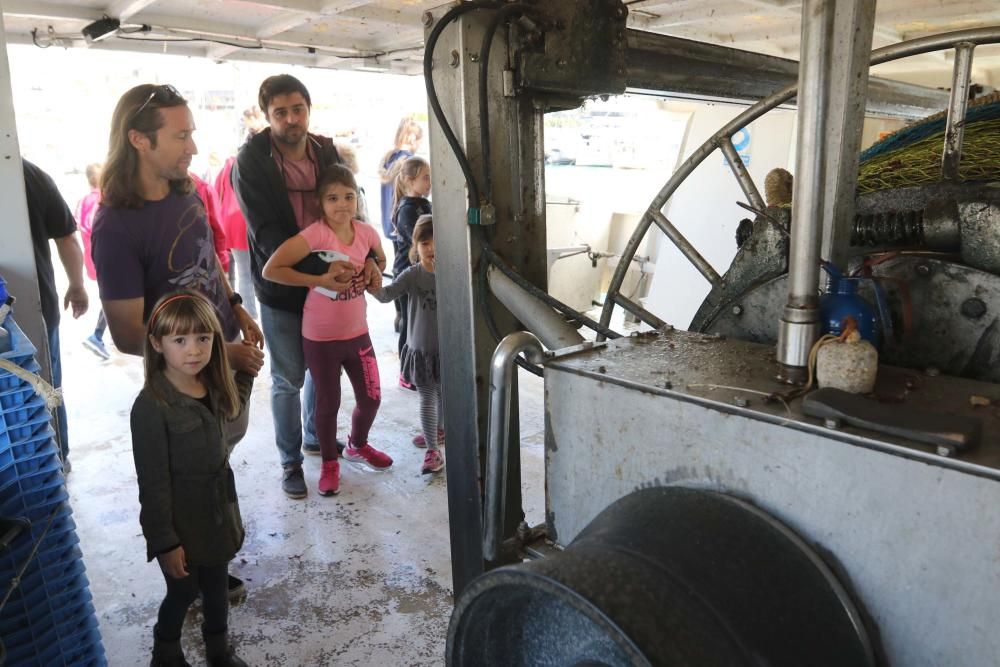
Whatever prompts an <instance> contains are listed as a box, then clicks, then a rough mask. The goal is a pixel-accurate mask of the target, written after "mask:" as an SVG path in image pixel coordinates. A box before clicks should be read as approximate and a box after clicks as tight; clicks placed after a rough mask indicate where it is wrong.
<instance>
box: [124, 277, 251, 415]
mask: <svg viewBox="0 0 1000 667" xmlns="http://www.w3.org/2000/svg"><path fill="white" fill-rule="evenodd" d="M200 333H210V334H213V337H212V356H211V358H210V359H209V360H208V364H207V365H206V366H205V368H204V369H203V370H202V371H201V373H200V374H199V377H200V379H201V381H202V382H204V383H205V385H207V386H208V388H209V389H210V390H212V391H214V392H216V394H217V395H218V399H219V409H220V410H221V412H222V416H225V417H228V418H230V419H232V418H233V417H235V416H236V415H237V414H239V411H240V399H239V394H238V392H237V390H236V383H235V382H234V381H233V374H232V372H231V371H230V368H229V359H228V357H226V347H225V343H226V337H225V335H224V334H223V333H222V325H221V324H219V318H218V317H216V316H215V308H214V307H213V306H212V304H211V303H209V302H208V300H207V299H205V297H204V296H202V295H201V294H199V293H198V292H193V291H191V290H181V291H179V292H173V293H172V294H167V295H165V296H163V297H161V298H160V300H159V301H157V302H156V305H155V306H154V307H153V310H152V315H150V317H149V322H148V323H147V324H146V341H145V349H144V354H143V357H144V360H145V370H146V373H145V376H146V387H148V388H151V389H152V390H153V392H154V393H155V392H156V389H155V387H154V386H153V384H152V382H151V380H152V378H153V376H154V375H155V374H156V373H161V372H163V369H164V368H165V367H166V360H165V359H164V358H163V354H161V353H160V352H157V351H156V348H154V347H153V339H156V340H157V342H159V341H162V340H163V338H164V337H165V336H176V335H181V336H184V335H187V334H200ZM159 398H160V399H161V400H163V398H164V397H163V396H159Z"/></svg>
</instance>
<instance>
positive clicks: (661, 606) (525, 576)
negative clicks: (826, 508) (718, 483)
mask: <svg viewBox="0 0 1000 667" xmlns="http://www.w3.org/2000/svg"><path fill="white" fill-rule="evenodd" d="M447 664H448V665H451V666H456V667H457V666H463V667H465V666H469V667H471V666H472V665H475V666H476V667H485V666H489V665H504V666H505V667H511V666H516V665H545V666H549V665H553V666H557V665H573V666H582V665H608V666H617V665H663V666H676V667H681V666H683V667H692V666H696V667H714V666H719V667H736V666H738V665H747V666H755V667H756V666H761V667H763V666H764V665H767V666H769V667H781V666H786V665H787V666H788V667H802V666H803V665H810V667H834V666H837V667H840V666H843V667H858V666H862V665H873V664H875V661H874V651H873V647H872V642H871V640H870V639H869V636H868V633H867V631H866V629H865V626H864V623H863V622H862V617H861V614H860V612H859V610H858V608H857V606H856V605H855V603H854V602H853V600H852V599H851V597H850V595H849V594H848V593H847V591H846V589H845V587H844V586H843V585H842V584H841V582H840V581H839V580H838V579H837V577H836V576H834V574H833V573H832V572H831V570H830V569H829V568H828V567H827V566H826V564H825V563H824V562H823V560H822V559H821V558H820V557H819V556H818V555H817V554H816V552H815V551H814V550H813V549H812V548H811V547H810V546H809V545H807V544H806V543H805V542H804V541H802V540H801V539H800V538H799V537H798V536H796V535H795V533H793V532H792V531H791V530H789V529H788V528H787V527H785V526H784V525H783V524H781V523H780V522H778V521H777V520H776V519H774V518H773V517H772V516H770V515H768V514H767V513H765V512H763V511H761V510H759V509H757V508H756V507H754V506H752V505H750V504H749V503H746V502H744V501H741V500H738V499H736V498H733V497H731V496H726V495H723V494H720V493H715V492H711V491H703V490H696V489H687V488H681V487H661V488H651V489H644V490H641V491H637V492H635V493H633V494H631V495H629V496H626V497H624V498H622V499H620V500H618V501H617V502H615V503H614V504H612V505H611V506H609V507H608V508H607V509H605V510H604V511H603V512H602V513H601V514H600V515H599V516H598V517H597V518H596V519H594V521H593V522H591V523H590V525H589V526H587V528H585V529H584V530H583V531H582V532H581V533H580V535H579V536H578V537H577V538H576V539H575V540H574V541H573V543H572V544H571V545H570V546H569V547H568V548H567V549H566V550H565V551H564V552H563V553H561V554H558V555H557V556H553V557H551V558H547V559H543V560H538V561H534V562H531V563H526V564H522V565H516V566H509V567H503V568H499V569H496V570H492V571H490V572H487V573H486V574H484V575H482V576H480V577H479V578H478V579H476V580H475V581H473V582H472V583H471V584H470V585H469V586H468V588H467V589H466V590H465V591H464V592H463V593H462V595H461V597H460V598H459V600H458V603H457V604H456V607H455V611H454V613H453V615H452V619H451V625H450V627H449V629H448V649H447Z"/></svg>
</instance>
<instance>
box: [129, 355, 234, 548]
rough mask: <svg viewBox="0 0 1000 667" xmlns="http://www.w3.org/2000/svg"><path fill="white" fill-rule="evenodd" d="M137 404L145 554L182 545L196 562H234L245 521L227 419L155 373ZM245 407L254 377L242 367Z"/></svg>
mask: <svg viewBox="0 0 1000 667" xmlns="http://www.w3.org/2000/svg"><path fill="white" fill-rule="evenodd" d="M151 384H152V386H151V387H144V388H143V390H142V391H141V392H140V393H139V396H138V398H136V399H135V403H134V404H133V405H132V456H133V457H134V458H135V472H136V475H137V476H138V478H139V504H140V506H141V507H140V510H139V523H140V524H141V525H142V534H143V535H144V536H145V538H146V558H147V559H149V560H153V558H155V557H156V556H157V555H159V554H162V553H164V552H166V551H170V550H171V549H173V548H175V547H177V546H183V547H184V554H185V557H186V559H187V562H188V563H190V564H194V565H221V564H223V563H228V562H229V561H231V560H232V559H233V557H234V556H235V555H236V552H237V551H239V550H240V547H241V546H243V536H244V532H243V520H242V518H241V517H240V506H239V502H238V501H237V500H236V483H235V480H234V478H233V471H232V468H230V467H229V450H228V448H227V447H226V445H225V444H224V442H225V441H224V439H223V429H224V428H225V422H226V420H225V419H224V418H219V417H216V415H217V414H218V397H217V396H216V395H215V394H214V392H211V391H210V392H209V396H210V399H209V400H210V402H211V404H212V406H213V410H212V412H209V410H208V408H206V407H205V406H204V405H203V404H202V403H201V402H200V401H198V400H197V399H194V398H191V397H190V396H187V395H185V394H182V393H181V392H179V391H177V390H176V389H175V388H174V386H173V385H172V384H170V381H169V380H167V379H166V377H164V376H163V374H162V373H157V374H156V375H154V376H153V378H152V380H151ZM236 386H237V388H238V390H239V398H240V409H241V410H246V409H247V400H248V399H249V398H250V390H251V388H252V387H253V378H252V377H250V376H249V375H247V374H246V373H237V374H236Z"/></svg>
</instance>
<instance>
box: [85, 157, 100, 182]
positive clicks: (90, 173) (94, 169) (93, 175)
mask: <svg viewBox="0 0 1000 667" xmlns="http://www.w3.org/2000/svg"><path fill="white" fill-rule="evenodd" d="M85 173H86V174H87V183H89V184H90V187H91V188H96V187H97V186H98V185H100V184H101V163H100V162H92V163H90V164H88V165H87V169H86V172H85Z"/></svg>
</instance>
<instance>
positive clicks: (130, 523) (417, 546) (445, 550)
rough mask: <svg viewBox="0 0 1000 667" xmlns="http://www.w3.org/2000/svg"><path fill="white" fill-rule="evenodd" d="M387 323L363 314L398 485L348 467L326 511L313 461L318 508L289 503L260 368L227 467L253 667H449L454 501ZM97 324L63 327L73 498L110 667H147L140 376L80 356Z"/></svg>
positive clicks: (528, 396) (526, 396)
mask: <svg viewBox="0 0 1000 667" xmlns="http://www.w3.org/2000/svg"><path fill="white" fill-rule="evenodd" d="M91 286H92V284H91ZM92 298H96V290H94V294H93V297H92ZM393 315H394V310H393V307H392V305H390V304H386V305H383V304H377V303H370V304H369V323H370V326H371V332H372V339H373V342H374V345H375V349H376V352H377V354H378V359H379V366H380V371H381V377H382V386H383V393H382V407H381V409H380V411H379V416H378V418H377V419H376V422H375V426H374V427H373V429H372V433H371V442H372V444H374V445H375V446H377V447H379V448H382V449H384V450H385V451H387V452H388V453H389V454H390V455H391V456H392V457H393V458H394V459H395V463H394V465H393V467H392V469H391V470H389V471H387V472H373V471H371V470H369V469H367V468H363V467H359V466H357V465H356V464H351V463H345V464H344V465H343V467H342V482H341V493H340V494H339V495H338V496H336V497H333V498H325V497H322V496H319V495H318V494H317V493H316V482H317V480H318V475H319V464H320V460H319V457H311V456H307V457H306V462H305V466H304V469H305V475H306V482H307V484H308V486H309V496H308V498H307V499H305V500H291V499H288V498H286V497H285V495H284V494H283V493H282V492H281V488H280V479H281V470H280V465H279V463H278V454H277V450H276V449H275V446H274V441H273V427H272V422H271V415H270V408H269V400H268V396H269V388H270V379H269V377H268V374H267V372H266V367H265V372H264V373H262V375H261V378H259V379H258V382H257V384H256V385H255V387H254V392H253V397H252V403H251V422H250V430H249V432H248V434H247V437H246V438H245V439H244V440H243V442H241V443H240V444H239V445H238V446H237V448H236V450H235V451H234V453H233V456H232V465H233V469H234V471H235V473H236V481H237V489H238V491H239V496H240V505H241V509H242V512H243V518H244V521H245V524H246V530H247V537H246V542H245V544H244V546H243V550H242V551H241V552H240V554H239V555H238V556H237V558H236V560H235V561H234V563H233V565H232V568H231V571H232V572H233V573H234V574H236V575H237V576H239V577H241V578H243V579H244V580H245V581H246V585H247V589H248V594H247V597H246V599H245V600H244V601H242V602H241V603H239V604H237V605H236V606H234V607H233V608H232V610H231V612H230V630H231V633H232V637H233V639H234V643H235V644H236V646H238V649H239V654H240V655H241V656H242V657H243V658H244V659H245V660H246V661H247V662H248V663H250V664H252V665H275V666H293V665H294V666H299V665H302V666H305V665H332V664H337V665H441V664H443V663H444V655H445V637H446V635H447V628H448V621H449V618H450V615H451V609H452V605H453V600H452V590H451V585H452V581H451V564H450V560H449V558H450V556H449V545H448V526H447V522H448V511H447V497H446V494H447V491H446V486H445V478H444V473H441V474H440V475H421V474H420V465H421V462H422V461H423V451H424V450H420V449H417V448H416V447H414V446H413V445H412V444H411V443H410V440H411V438H412V437H413V436H414V435H416V434H417V432H418V426H417V424H418V421H417V396H416V394H415V393H413V392H409V391H406V390H404V389H401V388H400V387H398V386H397V384H396V377H397V374H398V360H397V357H396V354H395V349H396V341H395V334H393V332H392V319H393ZM95 321H96V311H94V312H91V313H88V314H87V315H85V316H84V318H83V320H82V321H72V320H71V319H66V320H64V323H63V325H62V328H61V337H62V348H63V365H64V369H65V370H64V375H65V378H64V386H65V392H66V396H67V406H68V410H69V428H70V446H71V454H70V458H71V459H72V462H73V472H72V474H71V475H70V477H69V481H68V486H69V490H70V494H71V502H72V505H73V511H74V515H75V519H76V523H77V530H78V535H79V537H80V542H81V548H82V550H83V554H84V563H85V564H86V566H87V574H88V576H89V578H90V584H91V592H92V594H93V597H94V605H95V607H96V609H97V613H98V618H99V621H100V624H101V634H102V636H103V639H104V646H105V649H106V651H107V655H108V657H109V661H110V663H111V664H112V665H142V664H148V662H149V650H150V647H151V644H152V627H153V623H154V621H155V616H156V610H157V607H158V605H159V602H160V600H161V599H162V596H163V593H164V584H163V579H162V576H161V575H160V572H159V569H158V567H157V566H156V565H155V563H146V562H145V545H144V541H143V539H142V535H141V531H140V527H139V520H138V512H139V506H138V500H137V488H136V483H135V470H134V468H133V464H132V455H131V439H130V435H129V430H128V415H129V410H130V409H131V405H132V401H133V400H134V397H135V395H136V393H137V392H138V390H139V388H140V387H141V384H142V363H141V360H140V359H138V358H134V357H126V356H123V355H120V354H117V353H114V354H113V356H112V359H111V360H109V361H101V360H100V359H99V358H98V357H96V356H94V355H93V354H92V353H91V352H89V351H87V350H86V349H85V348H83V346H82V345H81V343H80V341H82V340H83V338H84V337H85V336H86V335H87V334H89V333H90V330H91V327H92V325H93V323H94V322H95ZM107 340H108V341H110V335H109V336H108V337H107ZM525 375H526V374H525V373H521V378H522V382H521V392H522V400H521V404H522V416H521V428H522V436H523V446H522V457H523V460H524V466H525V474H524V478H525V479H524V486H525V489H526V490H525V495H526V497H525V508H526V510H527V513H528V517H529V520H531V521H532V522H533V523H537V522H539V521H540V520H541V518H542V516H543V510H542V508H543V498H542V495H541V493H542V492H541V489H542V488H543V485H542V480H541V473H542V447H543V425H542V398H541V397H542V388H541V382H540V381H539V380H537V379H535V378H533V377H531V378H529V377H525ZM344 388H345V389H344V394H345V395H344V404H343V405H342V407H341V417H340V432H344V430H345V427H346V426H347V423H348V422H347V418H346V415H349V413H350V410H351V409H352V408H353V397H352V394H351V390H350V387H349V384H348V383H347V382H345V383H344ZM449 444H451V443H449ZM452 446H454V445H452ZM445 451H446V456H447V447H446V450H445ZM199 624H200V618H199V616H198V613H197V612H196V611H194V612H192V613H191V614H189V616H188V621H187V623H186V625H185V630H184V639H183V643H184V647H185V651H186V654H187V657H188V659H189V660H190V662H191V663H192V664H196V665H197V664H204V663H203V652H202V647H201V637H200V631H199Z"/></svg>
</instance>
